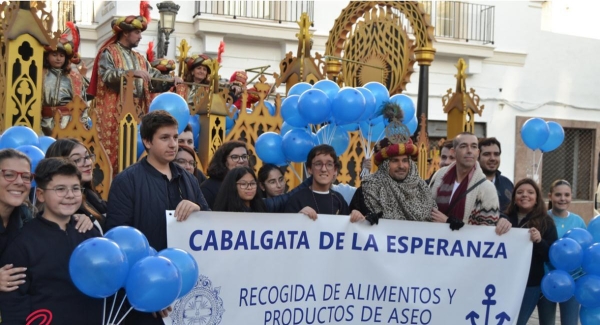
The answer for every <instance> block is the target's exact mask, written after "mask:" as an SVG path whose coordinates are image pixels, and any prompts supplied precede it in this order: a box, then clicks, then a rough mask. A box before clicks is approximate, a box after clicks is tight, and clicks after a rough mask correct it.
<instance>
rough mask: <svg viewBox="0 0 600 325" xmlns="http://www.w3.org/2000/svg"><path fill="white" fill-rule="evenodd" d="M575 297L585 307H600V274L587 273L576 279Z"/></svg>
mask: <svg viewBox="0 0 600 325" xmlns="http://www.w3.org/2000/svg"><path fill="white" fill-rule="evenodd" d="M575 298H577V301H579V303H580V304H581V306H583V307H587V308H596V307H600V276H597V275H592V274H586V275H584V276H582V277H581V278H579V279H577V281H575Z"/></svg>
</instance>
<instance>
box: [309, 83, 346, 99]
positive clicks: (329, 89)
mask: <svg viewBox="0 0 600 325" xmlns="http://www.w3.org/2000/svg"><path fill="white" fill-rule="evenodd" d="M312 89H318V90H321V91H322V92H324V93H325V94H326V95H327V98H329V101H330V102H333V100H334V98H335V96H336V95H337V93H338V91H340V86H338V84H336V83H335V82H333V81H331V80H327V79H323V80H319V81H317V83H315V85H314V86H313V87H312Z"/></svg>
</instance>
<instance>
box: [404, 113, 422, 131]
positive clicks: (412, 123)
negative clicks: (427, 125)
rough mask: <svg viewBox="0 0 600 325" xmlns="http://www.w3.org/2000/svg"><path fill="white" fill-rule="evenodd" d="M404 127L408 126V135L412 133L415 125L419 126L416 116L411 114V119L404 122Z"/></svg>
mask: <svg viewBox="0 0 600 325" xmlns="http://www.w3.org/2000/svg"><path fill="white" fill-rule="evenodd" d="M406 127H407V128H408V131H409V132H410V135H414V134H415V132H416V131H417V127H419V124H418V121H417V117H416V116H413V117H412V119H411V120H410V121H409V122H408V123H406Z"/></svg>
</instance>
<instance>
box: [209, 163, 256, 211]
mask: <svg viewBox="0 0 600 325" xmlns="http://www.w3.org/2000/svg"><path fill="white" fill-rule="evenodd" d="M246 174H250V175H252V177H253V178H254V181H257V180H256V175H254V171H253V170H252V168H250V167H235V168H233V169H232V170H230V171H229V172H228V173H227V176H225V179H224V180H223V183H222V184H221V188H220V189H219V193H218V194H217V198H216V199H215V204H214V207H213V211H231V212H245V211H248V208H247V207H246V205H245V204H244V201H242V198H240V195H239V193H238V189H237V187H238V186H237V182H238V181H239V180H240V179H241V178H242V177H244V176H245V175H246ZM256 186H257V189H256V195H254V198H253V199H252V200H251V201H250V209H251V210H252V212H266V211H267V208H266V207H265V204H264V202H263V200H262V195H261V193H260V191H259V190H258V184H257V185H256Z"/></svg>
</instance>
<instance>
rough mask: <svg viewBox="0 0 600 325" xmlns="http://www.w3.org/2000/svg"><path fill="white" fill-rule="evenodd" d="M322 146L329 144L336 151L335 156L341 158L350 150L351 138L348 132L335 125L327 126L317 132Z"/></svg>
mask: <svg viewBox="0 0 600 325" xmlns="http://www.w3.org/2000/svg"><path fill="white" fill-rule="evenodd" d="M317 138H318V140H319V143H320V144H328V145H330V146H332V147H333V149H335V154H336V155H338V156H341V155H343V154H344V152H346V150H348V146H349V145H350V137H349V136H348V132H347V131H346V130H344V129H342V128H341V127H337V126H335V125H334V124H327V125H325V126H323V127H322V128H320V129H319V131H317Z"/></svg>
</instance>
